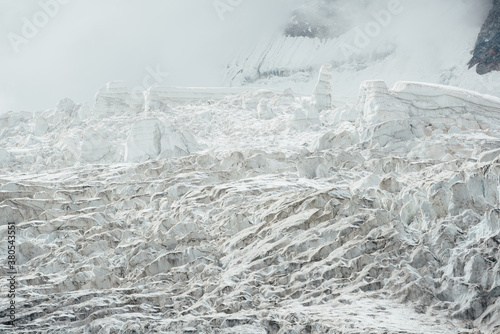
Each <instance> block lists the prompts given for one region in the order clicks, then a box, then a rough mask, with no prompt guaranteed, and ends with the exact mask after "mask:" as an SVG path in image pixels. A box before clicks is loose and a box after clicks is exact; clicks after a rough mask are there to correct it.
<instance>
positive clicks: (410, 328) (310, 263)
mask: <svg viewBox="0 0 500 334" xmlns="http://www.w3.org/2000/svg"><path fill="white" fill-rule="evenodd" d="M138 96H139V95H137V94H136V93H132V94H131V93H129V92H127V91H125V90H124V89H123V87H122V86H120V85H119V84H109V85H107V86H105V87H104V88H103V89H101V90H100V92H99V93H98V95H97V97H96V104H95V105H94V107H93V108H89V107H86V106H84V105H79V104H76V103H74V102H72V101H70V100H63V101H62V102H61V103H60V104H59V105H58V106H57V108H56V109H55V110H48V111H45V112H42V113H35V114H12V113H11V114H6V115H2V116H1V117H2V118H1V119H0V143H1V147H2V149H0V167H1V168H2V174H1V175H0V223H1V226H0V229H1V238H2V242H3V243H4V244H6V241H7V222H14V223H16V226H17V230H18V234H17V256H18V268H17V269H18V281H19V284H18V287H17V299H16V301H17V306H18V314H17V318H18V320H17V329H16V330H17V333H28V332H30V331H31V332H33V331H48V332H60V333H82V332H86V333H111V332H123V333H128V332H130V333H132V332H134V333H146V332H164V333H169V332H170V333H181V332H182V333H213V332H220V333H333V332H335V333H436V334H437V333H450V334H451V333H453V334H455V333H471V334H472V333H475V334H477V333H495V331H497V332H498V330H499V328H500V320H499V319H500V301H498V300H499V299H498V297H499V296H500V256H499V252H498V247H499V244H500V216H499V207H498V202H499V186H500V181H499V175H500V160H499V158H498V156H499V153H498V148H499V147H500V116H499V115H500V100H499V99H497V98H494V97H489V96H485V95H480V94H477V93H474V92H471V91H465V90H460V89H455V88H451V87H448V86H439V85H431V84H424V83H415V82H399V83H397V84H396V85H395V86H394V87H393V88H392V89H389V88H388V87H387V86H386V84H385V83H384V82H382V81H369V82H365V83H364V84H363V85H362V86H361V88H360V94H359V97H358V100H357V101H356V103H354V104H352V105H351V104H348V103H347V104H346V105H345V106H342V107H338V108H335V109H326V110H323V111H321V113H318V112H317V109H316V106H315V105H314V101H313V99H312V98H311V97H295V96H294V94H293V93H292V92H291V91H290V90H287V91H285V92H276V91H269V90H257V89H255V90H250V91H246V92H245V91H240V90H234V89H233V90H231V89H228V90H227V91H226V92H225V93H224V90H223V89H206V90H203V89H185V90H182V89H179V88H165V87H162V88H160V87H157V88H153V89H150V90H149V92H146V94H144V95H142V96H143V98H144V99H143V100H141V101H140V102H138V101H139V100H138V99H137V97H138ZM131 101H132V102H131ZM134 101H135V102H134ZM0 253H1V255H2V256H6V254H7V250H6V248H5V247H2V248H1V250H0ZM2 270H3V271H5V269H4V268H2ZM4 273H5V272H4ZM5 284H6V282H5V280H4V281H3V282H2V288H5ZM7 303H8V301H7V300H6V299H4V300H2V301H0V305H1V307H2V309H3V310H6V309H7V306H8V305H7ZM1 317H2V322H3V323H5V322H7V321H8V319H7V313H6V312H5V311H4V312H3V313H2V314H1ZM0 329H1V330H3V331H8V330H10V329H9V327H8V326H7V325H0Z"/></svg>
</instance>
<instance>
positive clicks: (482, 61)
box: [469, 0, 500, 74]
mask: <svg viewBox="0 0 500 334" xmlns="http://www.w3.org/2000/svg"><path fill="white" fill-rule="evenodd" d="M474 65H477V66H476V72H477V73H478V74H486V73H488V72H491V71H498V70H499V69H500V1H499V0H494V1H493V8H492V9H491V11H490V13H489V15H488V17H487V19H486V21H485V22H484V24H483V27H482V28H481V31H480V32H479V36H478V38H477V42H476V46H475V48H474V51H473V57H472V59H471V60H470V62H469V68H471V67H473V66H474Z"/></svg>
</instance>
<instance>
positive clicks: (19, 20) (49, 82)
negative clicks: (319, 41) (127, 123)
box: [0, 0, 491, 112]
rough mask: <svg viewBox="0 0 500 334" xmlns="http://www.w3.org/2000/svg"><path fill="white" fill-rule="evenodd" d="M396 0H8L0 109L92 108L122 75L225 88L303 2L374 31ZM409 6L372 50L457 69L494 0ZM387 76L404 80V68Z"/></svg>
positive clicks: (1, 4)
mask: <svg viewBox="0 0 500 334" xmlns="http://www.w3.org/2000/svg"><path fill="white" fill-rule="evenodd" d="M388 1H389V0H373V1H366V0H142V1H139V0H22V1H15V0H0V35H1V36H2V38H1V39H0V78H1V80H0V112H4V111H8V110H27V111H34V110H39V109H47V108H52V107H54V106H55V105H56V104H57V102H58V101H59V100H60V99H62V98H65V97H69V98H71V99H73V100H74V101H76V102H84V103H88V104H91V103H92V101H93V97H94V94H95V92H96V91H97V90H98V89H99V88H100V87H101V86H102V85H103V84H104V83H106V82H109V81H115V80H121V81H124V82H125V83H126V84H127V85H128V86H129V88H130V89H134V90H137V89H146V88H148V87H149V86H150V85H154V84H158V85H167V86H217V85H220V84H221V82H222V81H223V78H222V75H223V74H222V73H223V71H222V68H223V67H224V66H225V65H226V64H228V63H229V60H230V59H231V58H235V57H236V56H237V55H239V54H241V53H243V52H249V50H252V46H253V45H256V44H257V43H259V42H262V41H263V40H266V39H271V38H273V37H274V36H275V34H277V33H281V32H283V31H284V27H285V25H286V23H287V22H289V21H290V18H291V15H292V10H293V9H295V8H298V7H300V8H302V10H304V13H305V15H307V16H308V18H309V19H310V20H311V21H312V20H319V24H327V25H328V26H329V27H330V34H331V36H338V35H340V34H343V33H345V32H346V31H347V30H348V29H351V28H353V27H360V28H365V27H366V24H367V23H366V22H369V21H373V20H374V16H373V15H374V13H375V14H376V13H378V12H379V11H380V10H382V9H386V8H387V3H388ZM401 3H402V8H404V9H405V10H404V11H403V12H402V13H401V14H398V15H395V16H394V17H393V18H392V19H391V22H390V26H389V27H384V29H382V30H381V32H380V34H379V35H378V36H377V37H376V38H373V39H372V40H371V41H370V45H369V46H368V47H367V48H364V49H363V52H364V53H366V54H371V53H373V52H372V51H373V50H380V49H382V50H383V49H384V48H387V45H394V46H395V47H396V48H397V49H398V50H400V51H401V52H404V53H405V56H404V57H403V58H404V61H405V63H406V64H407V66H405V70H406V69H408V71H410V72H415V68H426V69H427V70H429V71H431V70H432V71H434V72H435V73H438V72H440V71H441V70H442V69H443V68H447V67H450V66H452V65H453V63H454V62H457V59H456V58H458V57H459V55H460V53H464V52H465V53H467V52H469V51H470V50H471V47H472V46H471V45H462V44H461V43H462V42H461V41H462V40H463V36H464V34H471V31H476V30H474V29H477V30H478V29H479V27H480V26H481V24H482V22H483V20H484V18H485V17H486V15H487V13H488V10H489V9H490V8H491V0H481V1H479V0H439V1H436V0H420V1H412V0H401ZM332 13H335V14H334V15H333V14H332ZM45 19H46V20H45ZM311 23H312V22H311ZM470 26H473V27H474V29H470ZM474 34H475V32H474ZM467 38H468V40H471V41H472V40H474V38H475V36H470V38H469V37H467ZM405 50H406V51H405ZM434 67H435V68H434ZM392 72H394V73H392ZM379 76H380V77H381V78H382V77H383V78H384V79H385V78H386V76H389V77H388V78H387V79H388V80H389V81H390V80H391V78H392V76H394V79H395V80H396V79H398V80H399V79H401V78H400V77H401V73H399V72H397V71H391V73H385V72H384V73H380V74H379ZM405 78H406V77H405ZM410 78H411V77H410ZM370 79H373V78H370ZM354 85H355V86H357V85H359V83H358V82H356V83H354Z"/></svg>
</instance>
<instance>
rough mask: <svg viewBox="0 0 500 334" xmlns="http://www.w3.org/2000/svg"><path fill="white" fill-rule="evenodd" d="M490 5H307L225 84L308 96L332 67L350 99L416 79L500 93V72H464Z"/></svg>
mask: <svg viewBox="0 0 500 334" xmlns="http://www.w3.org/2000/svg"><path fill="white" fill-rule="evenodd" d="M491 8H492V6H491V1H489V0H484V1H469V0H466V1H461V2H460V4H459V5H457V2H456V1H452V0H442V1H429V0H423V1H418V2H416V1H410V0H407V1H405V0H401V1H383V0H376V1H362V0H354V1H343V0H321V1H319V0H311V1H306V2H304V4H303V5H302V6H300V7H299V8H297V10H296V11H295V12H294V16H293V17H292V19H291V22H290V24H289V25H288V26H287V27H285V28H284V30H283V33H279V34H278V35H277V36H276V37H274V38H271V39H269V40H264V41H263V42H262V43H261V44H260V45H259V46H258V47H256V48H254V47H253V46H252V47H251V48H250V49H248V50H243V51H242V52H241V53H240V55H239V57H235V58H234V59H232V60H231V61H230V63H229V64H228V66H227V67H226V69H225V78H224V84H226V85H231V86H245V85H251V86H265V87H280V88H283V89H284V88H287V87H290V88H292V89H294V90H295V91H297V92H301V93H309V92H310V91H311V90H312V88H313V86H314V84H315V81H316V75H317V72H318V70H319V68H320V67H321V65H323V64H325V63H330V64H332V65H333V75H332V76H333V79H332V86H333V95H334V96H338V97H351V98H355V97H356V96H357V93H358V88H359V85H360V83H361V82H363V81H365V80H372V79H374V78H376V79H382V80H384V81H386V82H387V83H388V84H389V85H393V84H394V83H395V82H397V81H399V80H410V81H422V82H429V83H436V84H445V85H453V86H457V87H461V88H464V89H469V90H474V91H478V92H481V93H484V94H489V95H495V96H500V75H499V74H498V72H492V73H488V74H487V75H484V76H481V75H479V74H477V73H476V72H475V70H474V69H469V67H468V63H469V61H470V60H471V53H472V51H473V50H474V46H475V44H476V41H477V40H478V33H479V31H480V28H481V26H482V25H483V22H484V21H485V19H486V18H487V15H488V13H489V11H490V9H491ZM497 12H498V9H495V10H492V11H491V15H490V19H489V20H490V21H491V22H492V23H491V24H490V25H488V26H486V27H485V28H484V29H483V30H484V32H483V35H484V36H485V37H484V38H481V36H480V40H483V43H481V42H479V44H480V45H484V40H485V39H487V36H486V35H485V34H486V31H489V34H490V35H495V34H497V33H498V27H497V23H495V22H496V21H495V20H496V19H497V18H498V15H497V14H496V13H497ZM496 40H497V39H495V41H496ZM492 43H493V44H492ZM494 43H495V42H492V41H490V42H488V45H490V44H491V45H494ZM488 49H489V48H488ZM485 51H486V50H485ZM490 53H491V52H490ZM491 56H492V55H490V57H491ZM479 57H481V56H479ZM482 59H484V57H482ZM475 64H476V63H474V65H475ZM481 66H483V65H481V64H480V67H481ZM490 66H491V65H490ZM482 74H484V73H482Z"/></svg>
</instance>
